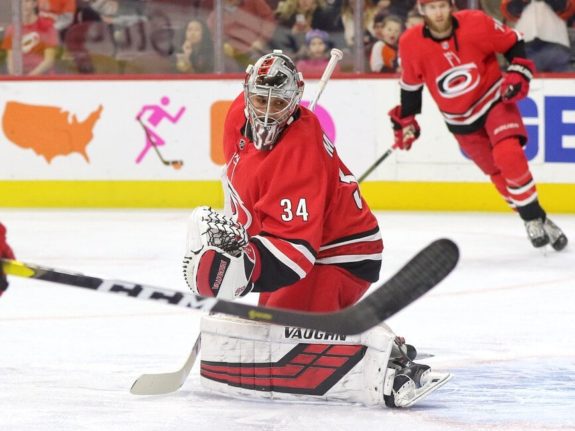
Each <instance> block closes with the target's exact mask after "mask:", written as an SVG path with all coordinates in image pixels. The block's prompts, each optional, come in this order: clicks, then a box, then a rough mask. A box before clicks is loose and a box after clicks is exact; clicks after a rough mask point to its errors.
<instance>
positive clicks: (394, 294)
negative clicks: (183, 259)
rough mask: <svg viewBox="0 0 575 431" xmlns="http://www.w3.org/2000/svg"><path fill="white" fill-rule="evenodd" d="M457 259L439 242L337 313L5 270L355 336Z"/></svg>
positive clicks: (23, 267)
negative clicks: (313, 311) (289, 308)
mask: <svg viewBox="0 0 575 431" xmlns="http://www.w3.org/2000/svg"><path fill="white" fill-rule="evenodd" d="M458 259H459V250H458V248H457V246H456V245H455V243H454V242H453V241H451V240H449V239H438V240H436V241H434V242H432V243H431V244H429V245H428V246H427V247H425V248H424V249H423V250H421V251H420V252H419V253H418V254H417V255H415V256H414V257H413V258H412V259H411V260H410V261H409V262H408V263H407V264H406V265H405V266H404V267H403V268H402V269H400V270H399V271H398V272H397V273H396V274H395V275H394V276H393V277H392V278H390V279H389V280H388V281H386V282H384V283H381V284H379V286H377V288H376V289H375V291H374V292H373V293H371V294H370V295H368V296H367V297H366V298H365V299H363V300H362V301H360V302H358V303H357V304H355V305H352V306H351V307H348V308H345V309H343V310H341V311H336V312H333V313H312V312H299V311H291V310H283V309H279V308H271V307H261V306H254V305H249V304H243V303H240V302H232V301H225V300H222V299H218V298H206V297H202V296H197V295H194V294H192V293H188V292H180V291H176V290H171V289H166V288H161V287H155V286H150V285H146V284H142V283H133V282H127V281H118V280H110V279H104V278H99V277H93V276H89V275H84V274H78V273H71V272H67V271H62V270H58V269H54V268H47V267H42V266H39V265H33V264H26V263H23V262H19V261H16V260H2V268H3V270H4V272H5V273H6V274H8V275H11V276H17V277H24V278H34V279H38V280H43V281H50V282H53V283H59V284H65V285H68V286H74V287H80V288H82V289H88V290H97V291H101V292H106V293H114V294H119V295H123V296H129V297H132V298H138V299H145V300H151V301H158V302H161V303H165V304H170V305H174V306H178V307H184V308H192V309H201V310H204V311H211V312H214V313H222V314H228V315H231V316H237V317H241V318H244V319H248V320H252V321H257V322H266V323H273V324H278V325H286V326H298V327H300V328H308V329H317V330H319V331H326V332H333V333H336V334H342V335H353V334H359V333H362V332H365V331H367V330H368V329H370V328H372V327H373V326H375V325H377V324H379V323H380V322H382V321H384V320H385V319H387V318H389V317H390V316H392V315H394V314H395V313H397V312H398V311H400V310H401V309H403V308H404V307H406V306H407V305H409V304H411V303H412V302H413V301H415V300H416V299H417V298H419V297H420V296H422V295H423V294H424V293H426V292H427V291H429V290H431V289H432V288H433V287H434V286H435V285H437V284H438V283H439V282H440V281H441V280H443V279H444V278H445V277H446V276H447V275H448V274H449V273H450V272H451V271H452V270H453V268H454V267H455V265H456V264H457V261H458Z"/></svg>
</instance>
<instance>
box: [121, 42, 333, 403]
mask: <svg viewBox="0 0 575 431" xmlns="http://www.w3.org/2000/svg"><path fill="white" fill-rule="evenodd" d="M342 58H343V53H342V52H341V51H340V50H339V49H335V48H334V49H332V50H331V57H330V60H329V62H328V64H327V65H326V68H325V70H324V72H323V74H322V76H321V79H320V83H319V88H318V91H317V93H316V94H315V96H314V98H313V99H312V101H311V103H310V104H309V109H310V110H311V111H312V112H313V111H314V110H315V108H316V106H317V102H318V100H319V96H320V95H321V94H322V92H323V90H324V88H325V86H326V85H327V81H329V78H330V77H331V74H332V73H333V71H334V69H335V66H336V65H337V63H338V62H339V61H340V60H341V59H342ZM200 338H201V334H199V335H198V337H197V338H196V342H195V343H194V347H193V348H192V351H191V352H190V354H189V355H188V359H187V360H186V362H185V363H184V365H182V367H181V368H180V369H179V370H176V371H172V372H168V373H157V374H142V375H141V376H140V377H138V379H137V380H136V381H135V382H134V384H133V385H132V388H131V389H130V392H132V393H133V394H136V395H159V394H166V393H170V392H174V391H177V390H178V389H179V388H180V387H181V386H182V385H183V384H184V382H185V381H186V379H187V377H188V375H189V374H190V371H191V370H192V368H193V366H194V362H195V360H196V357H197V356H198V353H199V351H200V345H201V340H200Z"/></svg>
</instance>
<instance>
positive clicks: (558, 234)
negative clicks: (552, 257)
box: [543, 217, 567, 251]
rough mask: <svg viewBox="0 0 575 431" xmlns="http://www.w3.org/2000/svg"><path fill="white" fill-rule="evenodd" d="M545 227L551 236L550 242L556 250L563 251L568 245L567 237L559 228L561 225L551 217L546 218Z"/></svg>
mask: <svg viewBox="0 0 575 431" xmlns="http://www.w3.org/2000/svg"><path fill="white" fill-rule="evenodd" d="M543 229H544V230H545V233H546V234H547V236H548V237H549V243H550V244H551V247H553V249H554V250H556V251H561V250H563V249H564V248H565V247H566V246H567V237H566V236H565V234H564V233H563V231H562V230H561V229H560V228H559V226H557V225H556V224H555V223H553V222H552V221H551V220H550V219H549V217H547V218H546V219H545V223H543Z"/></svg>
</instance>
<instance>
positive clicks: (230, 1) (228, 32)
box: [208, 0, 276, 72]
mask: <svg viewBox="0 0 575 431" xmlns="http://www.w3.org/2000/svg"><path fill="white" fill-rule="evenodd" d="M215 24H216V16H215V10H214V11H212V12H211V13H210V14H209V16H208V28H209V29H210V31H211V32H212V33H213V32H214V30H215ZM223 26H224V54H225V55H226V57H227V58H228V59H231V60H233V62H231V63H229V62H228V63H227V64H226V71H227V72H240V71H243V70H244V69H245V68H246V67H247V66H248V65H249V64H250V63H253V62H255V60H257V59H258V58H259V57H260V56H261V55H262V54H263V53H264V52H265V51H266V50H267V49H268V43H269V41H270V39H271V37H272V35H273V33H274V30H275V27H276V24H275V19H274V14H273V11H272V9H271V8H270V7H269V6H268V5H267V3H266V1H265V0H225V3H224V10H223ZM229 69H232V70H229Z"/></svg>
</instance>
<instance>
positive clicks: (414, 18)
mask: <svg viewBox="0 0 575 431" xmlns="http://www.w3.org/2000/svg"><path fill="white" fill-rule="evenodd" d="M424 23H425V19H424V18H423V16H422V15H421V14H420V13H419V11H418V10H417V8H414V9H412V10H410V11H409V12H408V13H407V18H406V20H405V28H406V29H408V28H411V27H415V26H416V25H419V24H424Z"/></svg>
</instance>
